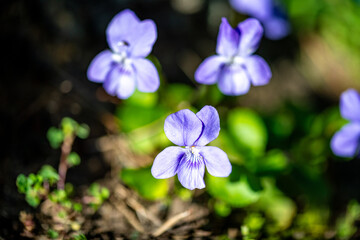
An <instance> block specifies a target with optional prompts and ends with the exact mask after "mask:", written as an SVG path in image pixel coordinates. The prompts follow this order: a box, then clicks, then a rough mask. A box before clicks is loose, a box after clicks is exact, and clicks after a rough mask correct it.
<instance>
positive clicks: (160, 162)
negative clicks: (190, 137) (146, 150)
mask: <svg viewBox="0 0 360 240" xmlns="http://www.w3.org/2000/svg"><path fill="white" fill-rule="evenodd" d="M184 154H185V149H184V148H181V147H167V148H165V149H164V150H163V151H162V152H161V153H159V154H158V155H157V156H156V158H155V160H154V163H153V165H152V167H151V174H152V175H153V176H154V178H157V179H163V178H169V177H172V176H174V175H175V174H176V173H177V169H178V165H179V163H180V160H181V159H182V158H183V156H184Z"/></svg>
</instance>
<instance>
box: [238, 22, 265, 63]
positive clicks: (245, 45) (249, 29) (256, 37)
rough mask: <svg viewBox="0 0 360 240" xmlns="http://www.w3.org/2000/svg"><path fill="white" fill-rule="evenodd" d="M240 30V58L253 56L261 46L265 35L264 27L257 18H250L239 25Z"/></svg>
mask: <svg viewBox="0 0 360 240" xmlns="http://www.w3.org/2000/svg"><path fill="white" fill-rule="evenodd" d="M238 29H239V31H240V40H239V51H238V54H239V55H240V56H243V57H245V56H249V55H251V54H253V53H254V52H255V51H256V49H257V48H258V46H259V43H260V40H261V38H262V35H263V32H264V30H263V27H262V26H261V24H260V22H259V21H258V20H257V19H255V18H248V19H246V20H245V21H243V22H241V23H239V25H238Z"/></svg>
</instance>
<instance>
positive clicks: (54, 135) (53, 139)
mask: <svg viewBox="0 0 360 240" xmlns="http://www.w3.org/2000/svg"><path fill="white" fill-rule="evenodd" d="M46 136H47V139H48V141H49V143H50V146H51V147H52V148H55V149H56V148H58V147H60V145H61V143H62V142H63V141H64V134H63V132H62V130H60V129H58V128H56V127H51V128H49V130H48V131H47V134H46Z"/></svg>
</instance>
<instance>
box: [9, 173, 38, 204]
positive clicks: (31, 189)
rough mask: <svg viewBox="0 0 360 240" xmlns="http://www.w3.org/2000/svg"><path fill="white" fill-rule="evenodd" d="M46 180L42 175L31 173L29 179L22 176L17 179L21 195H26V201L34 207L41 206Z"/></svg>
mask: <svg viewBox="0 0 360 240" xmlns="http://www.w3.org/2000/svg"><path fill="white" fill-rule="evenodd" d="M43 181H44V178H43V177H42V176H41V175H35V174H33V173H31V174H30V175H29V176H28V177H26V176H25V175H24V174H20V175H19V176H18V177H17V179H16V186H17V187H18V191H19V192H20V193H23V194H25V200H26V201H27V202H28V204H29V205H30V206H32V207H37V206H38V205H39V204H40V201H41V197H42V195H43V194H44V193H45V189H44V187H43Z"/></svg>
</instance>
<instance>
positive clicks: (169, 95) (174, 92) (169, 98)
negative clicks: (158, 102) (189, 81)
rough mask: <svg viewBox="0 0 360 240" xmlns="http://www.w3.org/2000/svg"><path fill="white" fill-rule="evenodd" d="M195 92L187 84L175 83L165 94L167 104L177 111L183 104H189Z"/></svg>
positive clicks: (170, 85) (169, 86)
mask: <svg viewBox="0 0 360 240" xmlns="http://www.w3.org/2000/svg"><path fill="white" fill-rule="evenodd" d="M193 92H194V90H193V89H192V88H191V87H190V86H188V85H185V84H180V83H174V84H169V85H168V86H167V89H166V92H165V99H166V102H165V104H166V105H167V106H169V107H170V108H172V109H173V108H174V109H176V108H177V107H178V105H179V104H180V103H182V102H189V101H191V99H192V97H193Z"/></svg>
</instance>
